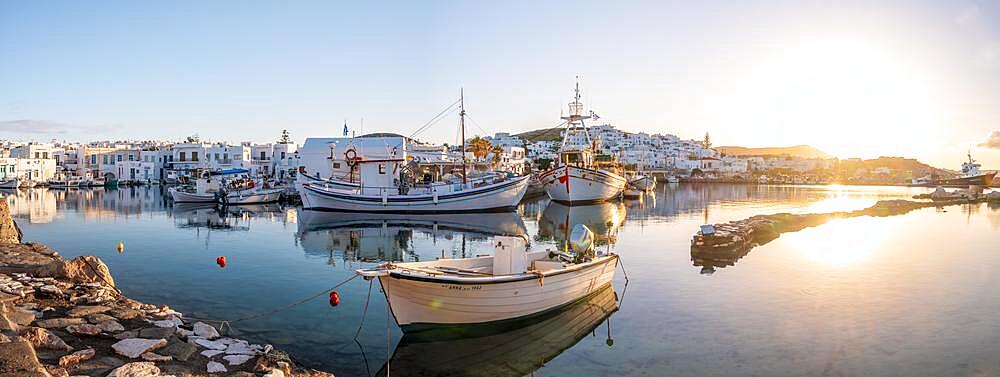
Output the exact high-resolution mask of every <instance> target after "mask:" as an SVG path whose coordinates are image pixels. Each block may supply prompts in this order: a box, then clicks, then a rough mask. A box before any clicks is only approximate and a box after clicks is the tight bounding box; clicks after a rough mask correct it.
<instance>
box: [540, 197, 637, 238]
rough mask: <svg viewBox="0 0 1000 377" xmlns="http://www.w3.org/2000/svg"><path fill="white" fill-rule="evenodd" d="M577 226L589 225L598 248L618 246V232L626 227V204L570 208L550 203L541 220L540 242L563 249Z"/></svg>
mask: <svg viewBox="0 0 1000 377" xmlns="http://www.w3.org/2000/svg"><path fill="white" fill-rule="evenodd" d="M576 224H583V225H586V226H587V228H589V229H590V230H591V231H592V232H594V243H595V244H596V245H610V244H614V243H615V242H616V241H617V238H618V228H620V227H621V226H622V225H623V224H625V204H623V203H621V202H604V203H600V204H591V205H585V206H568V205H565V204H559V203H557V202H550V203H549V205H548V207H545V210H544V211H542V217H541V219H539V220H538V237H537V239H538V240H540V241H547V240H552V241H555V242H556V244H558V245H559V248H560V249H562V248H563V247H564V245H565V243H566V239H567V238H569V232H570V231H571V230H572V229H573V227H574V226H576Z"/></svg>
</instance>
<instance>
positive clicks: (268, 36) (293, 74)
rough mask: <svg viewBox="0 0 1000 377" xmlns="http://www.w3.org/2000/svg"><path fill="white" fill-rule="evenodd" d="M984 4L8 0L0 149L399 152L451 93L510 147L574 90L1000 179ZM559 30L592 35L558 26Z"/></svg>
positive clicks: (646, 121) (743, 137)
mask: <svg viewBox="0 0 1000 377" xmlns="http://www.w3.org/2000/svg"><path fill="white" fill-rule="evenodd" d="M607 7H612V8H613V10H614V11H609V9H608V8H607ZM996 7H997V5H996V4H989V3H977V2H948V3H944V2H940V3H934V2H931V3H922V4H915V5H908V6H906V7H903V6H901V5H900V4H893V3H888V2H884V3H883V2H876V3H865V4H824V5H815V4H813V5H809V4H799V3H795V2H780V1H779V2H766V3H754V4H743V5H732V4H722V3H708V4H703V5H698V6H690V7H683V9H678V7H677V6H675V5H674V4H670V3H664V4H639V3H630V4H625V5H623V6H612V5H609V4H575V3H574V4H568V3H551V4H531V5H528V4H521V5H519V6H514V7H505V8H504V9H497V8H494V7H493V6H492V5H484V4H460V5H454V4H452V5H446V4H443V3H432V4H429V5H427V6H423V7H415V6H413V5H406V4H396V5H395V6H387V7H385V8H386V9H381V10H378V11H374V10H371V9H355V8H352V7H351V6H349V5H341V4H323V3H303V4H298V5H297V6H296V7H287V8H284V7H279V6H277V5H275V4H254V5H252V6H240V7H234V6H232V4H227V3H216V4H197V3H180V4H172V5H170V6H167V5H165V4H161V5H156V4H145V5H142V6H140V5H137V4H131V5H130V4H116V5H114V6H112V5H110V4H95V5H87V6H84V5H81V4H73V3H55V4H50V5H49V6H44V7H43V6H28V5H27V4H18V3H7V4H4V5H2V6H0V9H2V12H0V20H2V21H3V22H2V23H0V24H2V25H3V26H0V40H3V42H4V43H2V44H0V46H2V47H0V52H2V53H3V54H4V55H5V56H15V57H17V59H6V60H5V61H3V62H0V79H2V81H3V82H4V83H5V84H6V85H5V86H6V87H8V88H10V89H11V90H7V91H4V93H2V94H0V131H2V132H3V133H4V134H5V136H7V137H11V138H16V139H34V140H39V141H48V140H49V139H52V138H57V139H67V140H74V141H88V140H98V139H164V140H177V139H180V138H182V137H184V136H187V135H190V134H194V133H198V134H200V135H201V136H202V137H203V138H205V139H213V140H231V141H235V140H232V138H233V135H232V130H234V129H239V130H240V134H241V135H245V137H246V138H247V139H250V140H262V141H264V140H270V139H271V138H272V136H271V135H273V134H275V133H276V132H278V131H279V130H281V129H288V130H289V131H291V132H292V133H293V134H294V135H302V136H305V135H329V136H334V135H337V134H338V133H339V131H340V127H341V126H342V125H343V123H344V121H345V120H346V121H347V122H348V124H349V125H350V126H351V127H352V128H356V129H360V128H361V126H362V118H363V119H364V120H363V124H364V131H365V132H376V131H380V132H396V133H400V134H404V135H406V134H408V133H409V132H412V131H413V130H415V129H417V128H418V127H419V126H420V125H421V124H423V123H424V122H425V121H426V120H427V119H429V118H431V117H432V116H433V115H434V113H436V112H437V111H438V110H439V109H440V108H442V107H443V106H445V105H447V104H448V103H450V102H451V101H452V100H453V99H454V98H457V96H458V91H459V89H460V88H465V91H466V97H467V101H466V104H467V108H468V110H469V116H470V118H471V119H472V120H474V121H475V124H477V125H479V126H480V127H482V128H483V129H484V130H486V131H487V132H481V131H476V128H475V127H472V128H471V129H472V130H474V131H476V133H478V134H482V135H486V134H492V133H494V132H510V133H519V132H524V131H529V130H535V129H542V128H546V127H551V126H553V125H554V123H555V122H552V119H554V118H555V116H556V115H558V111H559V110H560V109H561V108H563V107H564V105H565V103H566V102H567V101H568V100H569V99H570V96H569V93H568V91H567V87H569V85H571V84H572V80H573V77H574V76H576V75H580V76H581V78H582V80H583V90H584V100H585V102H587V103H588V105H589V106H590V108H592V109H593V110H594V111H596V112H597V113H599V114H601V116H602V118H603V119H604V120H607V121H608V122H610V123H612V124H613V125H615V126H616V127H618V128H620V129H624V130H629V131H632V132H646V133H651V134H652V133H670V134H675V135H678V136H680V137H682V138H700V136H701V135H703V134H704V133H705V132H710V133H711V134H712V135H713V136H714V139H715V142H716V144H718V145H738V146H747V147H771V146H789V145H799V144H806V145H811V146H814V147H816V148H818V149H820V150H823V151H826V152H828V153H830V154H833V155H835V156H837V157H840V158H848V157H861V158H873V157H878V156H881V155H887V156H906V157H913V158H918V159H920V160H922V161H926V162H928V163H931V164H933V165H935V166H942V167H945V166H955V165H957V164H958V163H959V162H961V161H962V160H964V158H965V156H964V155H965V153H964V152H965V151H966V150H968V149H972V150H973V154H974V155H976V157H977V158H978V159H980V160H981V161H982V162H983V163H984V165H985V166H987V167H990V166H997V165H1000V149H996V148H995V147H989V146H990V145H992V144H991V143H989V142H988V140H989V137H990V135H991V134H992V133H993V132H994V131H997V128H998V126H997V124H998V123H1000V122H998V121H1000V113H998V111H1000V110H997V109H998V108H1000V106H997V104H998V103H1000V94H998V93H996V91H995V90H994V89H993V88H996V87H998V86H1000V53H998V51H1000V47H998V46H1000V42H998V41H1000V30H998V22H997V19H996V17H997V16H996V15H997V14H1000V12H998V10H997V9H996ZM421 8H424V9H421ZM567 11H569V12H570V14H572V15H573V16H575V17H579V18H588V17H591V18H594V17H595V16H597V15H600V17H599V18H594V19H599V20H600V22H588V23H582V25H581V24H578V23H574V24H573V27H566V26H563V25H562V24H561V23H560V22H554V20H559V19H561V18H564V17H563V15H564V14H565V12H567ZM470 14H477V15H484V14H486V15H488V17H468V15H470ZM223 17H225V18H224V21H220V20H223ZM96 25H101V27H95V26H96ZM723 25H728V26H737V27H728V28H725V27H722V26H723ZM735 30H741V31H740V32H734V31H735ZM747 31H749V32H747ZM566 57H573V58H572V59H567V58H566ZM15 72H16V74H15ZM255 72H256V73H255ZM432 78H433V79H432ZM454 131H455V127H450V125H449V124H443V125H440V126H438V127H435V129H433V130H430V131H428V135H427V139H428V141H432V142H437V143H445V142H448V143H453V142H455V140H453V139H456V138H455V136H454V134H455V132H454ZM887 140H892V141H893V142H891V143H890V142H886V141H887Z"/></svg>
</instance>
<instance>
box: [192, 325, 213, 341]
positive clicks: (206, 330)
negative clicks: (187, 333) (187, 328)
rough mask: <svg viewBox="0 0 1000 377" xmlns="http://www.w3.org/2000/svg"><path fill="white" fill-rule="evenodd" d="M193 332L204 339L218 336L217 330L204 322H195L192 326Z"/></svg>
mask: <svg viewBox="0 0 1000 377" xmlns="http://www.w3.org/2000/svg"><path fill="white" fill-rule="evenodd" d="M193 329H194V334H195V335H197V336H200V337H204V338H206V339H215V338H218V337H219V331H218V330H216V329H215V327H212V325H209V324H207V323H204V322H198V323H195V324H194V326H193Z"/></svg>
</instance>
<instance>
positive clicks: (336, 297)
mask: <svg viewBox="0 0 1000 377" xmlns="http://www.w3.org/2000/svg"><path fill="white" fill-rule="evenodd" d="M337 305H340V294H339V293H337V291H332V292H330V306H337Z"/></svg>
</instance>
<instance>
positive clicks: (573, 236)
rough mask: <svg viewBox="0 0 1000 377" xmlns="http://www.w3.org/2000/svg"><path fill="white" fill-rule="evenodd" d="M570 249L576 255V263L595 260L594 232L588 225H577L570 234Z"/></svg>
mask: <svg viewBox="0 0 1000 377" xmlns="http://www.w3.org/2000/svg"><path fill="white" fill-rule="evenodd" d="M568 242H569V247H570V249H572V250H573V253H574V254H576V260H575V262H576V263H580V262H585V261H588V260H590V259H593V258H594V232H592V231H590V228H587V226H586V225H583V224H576V225H574V226H573V231H572V232H570V233H569V240H568Z"/></svg>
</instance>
